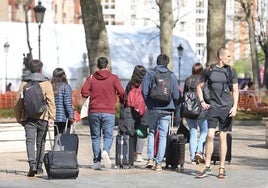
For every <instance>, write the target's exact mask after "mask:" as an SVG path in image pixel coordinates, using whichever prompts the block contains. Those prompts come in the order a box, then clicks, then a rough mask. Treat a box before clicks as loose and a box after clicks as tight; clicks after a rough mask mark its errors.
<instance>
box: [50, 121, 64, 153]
mask: <svg viewBox="0 0 268 188" xmlns="http://www.w3.org/2000/svg"><path fill="white" fill-rule="evenodd" d="M54 127H56V130H57V133H58V135H60V134H59V133H60V132H59V128H58V126H57V125H56V124H54ZM48 137H49V142H50V147H51V150H53V146H52V139H51V134H50V130H49V127H48ZM58 140H59V144H60V151H62V145H61V140H60V139H58ZM54 142H55V138H54Z"/></svg>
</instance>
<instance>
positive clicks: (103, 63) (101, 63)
mask: <svg viewBox="0 0 268 188" xmlns="http://www.w3.org/2000/svg"><path fill="white" fill-rule="evenodd" d="M108 63H109V62H108V59H107V58H106V57H100V58H99V59H98V68H99V69H104V68H107V65H108Z"/></svg>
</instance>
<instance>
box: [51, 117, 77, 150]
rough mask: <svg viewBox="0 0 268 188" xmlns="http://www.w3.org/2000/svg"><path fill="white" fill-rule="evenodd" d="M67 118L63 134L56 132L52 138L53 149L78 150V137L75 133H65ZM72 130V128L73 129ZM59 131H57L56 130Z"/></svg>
mask: <svg viewBox="0 0 268 188" xmlns="http://www.w3.org/2000/svg"><path fill="white" fill-rule="evenodd" d="M67 126H68V119H67V120H66V125H65V130H64V133H63V134H58V135H57V136H56V137H55V138H54V145H53V150H54V151H60V150H63V151H75V153H76V154H77V152H78V145H79V138H78V136H77V134H75V133H67ZM72 126H74V125H72ZM56 130H58V129H56ZM73 130H74V129H73ZM58 133H59V131H58ZM60 145H61V148H60Z"/></svg>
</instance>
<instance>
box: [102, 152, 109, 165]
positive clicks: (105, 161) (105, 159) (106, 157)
mask: <svg viewBox="0 0 268 188" xmlns="http://www.w3.org/2000/svg"><path fill="white" fill-rule="evenodd" d="M101 157H102V160H103V164H104V167H105V168H111V160H110V157H109V155H108V153H107V151H105V150H104V151H103V152H102V154H101Z"/></svg>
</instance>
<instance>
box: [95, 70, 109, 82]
mask: <svg viewBox="0 0 268 188" xmlns="http://www.w3.org/2000/svg"><path fill="white" fill-rule="evenodd" d="M110 75H111V72H110V71H108V70H106V69H102V70H99V71H97V72H95V73H94V74H93V76H94V78H96V79H97V80H105V79H107V78H108V77H109V76H110Z"/></svg>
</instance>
